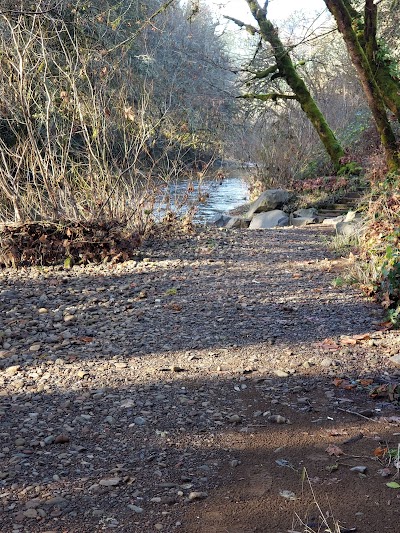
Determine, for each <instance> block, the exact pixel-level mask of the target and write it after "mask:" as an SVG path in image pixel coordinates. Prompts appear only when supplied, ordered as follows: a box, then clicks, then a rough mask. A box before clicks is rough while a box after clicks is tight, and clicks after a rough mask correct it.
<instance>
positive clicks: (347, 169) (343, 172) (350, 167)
mask: <svg viewBox="0 0 400 533" xmlns="http://www.w3.org/2000/svg"><path fill="white" fill-rule="evenodd" d="M362 171H363V168H362V167H361V166H360V165H359V164H358V163H356V162H355V161H350V162H349V163H346V164H345V165H343V166H342V167H340V169H339V170H338V174H339V176H359V175H360V174H361V172H362Z"/></svg>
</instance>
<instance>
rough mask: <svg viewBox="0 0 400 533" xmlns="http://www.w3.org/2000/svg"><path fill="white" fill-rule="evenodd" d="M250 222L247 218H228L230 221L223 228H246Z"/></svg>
mask: <svg viewBox="0 0 400 533" xmlns="http://www.w3.org/2000/svg"><path fill="white" fill-rule="evenodd" d="M250 222H251V221H250V219H249V218H242V217H230V220H229V221H228V222H227V224H226V225H225V227H226V228H227V229H237V228H248V227H249V225H250Z"/></svg>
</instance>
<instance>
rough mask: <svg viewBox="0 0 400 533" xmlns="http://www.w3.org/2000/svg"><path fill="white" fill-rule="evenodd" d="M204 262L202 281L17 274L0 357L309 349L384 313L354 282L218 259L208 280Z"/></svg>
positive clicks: (171, 274)
mask: <svg viewBox="0 0 400 533" xmlns="http://www.w3.org/2000/svg"><path fill="white" fill-rule="evenodd" d="M199 270H200V273H199V276H200V281H196V279H192V278H191V277H190V276H191V274H188V276H187V277H185V276H183V277H182V276H180V275H178V274H177V273H176V269H174V268H171V269H168V270H167V272H164V274H163V275H162V276H159V275H158V274H157V275H155V276H153V275H152V274H132V275H131V274H129V275H123V276H115V275H110V276H105V275H102V276H100V277H95V276H87V275H84V274H82V275H80V276H79V277H77V278H73V277H68V278H62V279H60V278H58V277H50V278H49V279H36V280H33V281H31V282H29V283H27V284H23V283H20V282H13V284H12V287H7V288H4V289H3V291H2V295H1V296H2V298H3V299H2V301H1V302H0V312H1V313H2V315H1V316H2V320H1V322H2V326H1V329H2V331H1V334H2V336H3V340H5V344H4V350H3V352H1V358H2V359H1V360H0V365H1V367H3V368H4V367H6V366H9V365H10V364H14V362H15V360H18V362H23V364H24V365H29V364H33V363H34V362H35V361H36V360H37V358H38V357H39V358H40V357H50V358H52V359H56V358H64V357H67V356H70V355H73V356H75V357H78V358H81V359H85V360H90V359H96V358H98V357H103V358H112V357H115V356H122V357H126V356H134V357H137V356H140V357H142V356H146V355H153V354H156V353H162V354H166V353H167V352H174V351H190V350H218V349H232V348H233V349H234V348H237V347H249V348H251V347H252V345H255V344H259V343H264V344H265V346H264V348H265V349H266V350H268V345H269V346H272V345H274V344H275V345H276V348H277V347H280V348H283V347H287V346H289V347H292V348H298V349H300V350H303V351H304V350H305V349H306V348H307V345H309V343H314V342H320V341H322V340H323V339H325V338H327V337H331V336H334V337H338V336H341V335H353V334H357V333H366V332H369V331H371V330H372V331H373V330H374V329H376V328H377V321H379V319H380V320H382V318H381V317H382V312H381V310H380V308H379V307H378V306H377V305H375V304H373V303H371V302H367V301H366V300H363V299H362V298H361V297H360V296H359V295H356V294H355V293H354V292H353V291H352V289H351V288H345V289H342V290H341V289H334V288H327V289H326V291H324V290H323V289H321V288H320V287H321V286H322V287H323V286H324V284H325V286H326V285H328V284H329V279H326V280H324V281H323V282H322V283H321V282H320V285H318V286H314V285H313V283H312V282H310V281H309V280H308V281H307V282H304V280H298V279H291V280H290V281H288V282H287V284H286V285H285V283H283V282H282V281H281V280H280V279H279V277H276V276H273V275H271V274H264V273H259V274H257V276H258V279H256V280H254V278H253V277H251V279H246V276H244V275H243V273H241V274H240V275H239V274H238V277H237V279H235V278H234V276H233V275H232V273H231V272H230V273H229V276H228V275H226V276H225V274H224V270H223V269H221V268H220V269H219V274H218V279H217V277H216V275H215V276H214V279H213V280H211V278H209V279H208V278H207V276H209V274H208V273H207V272H208V270H209V267H208V266H206V267H201V268H200V269H199ZM330 277H331V276H330ZM64 280H66V281H64ZM254 281H256V282H254ZM277 287H278V288H277ZM279 287H280V288H279ZM377 319H378V320H377ZM4 336H5V337H4ZM272 351H273V350H272V349H271V355H273V354H272ZM21 358H22V360H21Z"/></svg>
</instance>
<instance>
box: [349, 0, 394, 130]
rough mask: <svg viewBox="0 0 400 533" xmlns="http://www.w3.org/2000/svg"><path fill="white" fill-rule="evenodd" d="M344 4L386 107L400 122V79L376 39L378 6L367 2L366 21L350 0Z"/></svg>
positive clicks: (365, 7)
mask: <svg viewBox="0 0 400 533" xmlns="http://www.w3.org/2000/svg"><path fill="white" fill-rule="evenodd" d="M343 4H344V5H345V7H346V9H347V11H348V12H349V14H350V16H351V19H352V25H353V28H356V29H357V30H356V31H357V37H358V40H359V42H360V45H361V46H362V48H363V50H364V51H365V55H366V56H367V59H368V61H369V63H370V65H371V68H372V71H373V73H374V76H375V81H376V83H377V85H378V87H379V89H380V91H381V93H382V96H383V99H384V102H385V105H386V107H387V108H388V109H389V110H390V111H391V112H392V113H393V114H394V115H395V116H396V117H397V120H398V121H399V122H400V79H399V78H398V77H397V76H396V75H395V74H394V73H393V69H392V66H393V65H392V62H393V60H391V59H390V57H385V53H384V52H383V51H382V46H381V45H380V44H379V43H378V41H377V38H376V36H377V31H378V4H375V3H374V2H372V1H366V2H365V6H364V19H363V18H362V16H361V14H360V13H359V12H358V11H357V10H356V9H355V8H354V7H353V5H352V3H351V1H350V0H344V1H343Z"/></svg>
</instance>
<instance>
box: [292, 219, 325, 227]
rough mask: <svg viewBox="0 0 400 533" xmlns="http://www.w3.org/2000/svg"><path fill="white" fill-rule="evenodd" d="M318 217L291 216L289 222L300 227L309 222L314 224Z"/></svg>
mask: <svg viewBox="0 0 400 533" xmlns="http://www.w3.org/2000/svg"><path fill="white" fill-rule="evenodd" d="M317 222H318V217H291V220H290V224H291V225H292V226H296V227H301V226H308V225H309V224H316V223H317Z"/></svg>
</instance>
